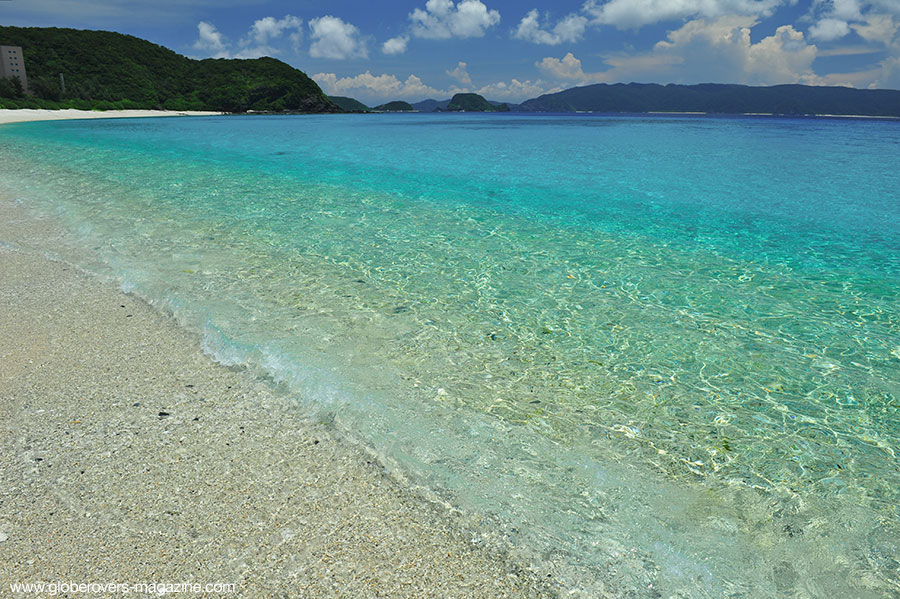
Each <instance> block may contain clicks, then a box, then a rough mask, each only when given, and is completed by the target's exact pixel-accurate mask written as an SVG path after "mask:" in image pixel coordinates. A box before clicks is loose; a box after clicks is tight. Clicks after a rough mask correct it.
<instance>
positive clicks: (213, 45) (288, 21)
mask: <svg viewBox="0 0 900 599" xmlns="http://www.w3.org/2000/svg"><path fill="white" fill-rule="evenodd" d="M302 27H303V21H302V20H300V19H298V18H297V17H295V16H293V15H285V16H284V17H282V18H281V19H276V18H275V17H263V18H262V19H257V20H256V21H255V22H254V23H253V25H252V26H251V27H250V30H249V31H248V32H247V34H246V35H245V36H244V37H242V38H241V40H240V42H239V43H238V44H237V49H234V47H233V46H232V44H230V43H229V42H228V40H227V38H225V36H224V35H222V33H221V32H220V31H219V30H218V29H216V27H215V25H213V24H212V23H207V22H206V21H201V22H200V23H198V24H197V31H198V33H199V37H198V38H197V41H196V42H195V43H194V49H195V50H198V51H200V52H201V53H202V54H203V55H204V56H211V57H213V58H259V57H261V56H275V55H277V54H281V52H282V49H283V46H284V44H283V43H282V39H283V38H284V34H285V33H287V32H289V31H290V32H291V33H290V34H288V36H287V38H288V40H289V41H290V44H291V49H292V50H293V51H294V52H295V53H299V52H300V42H301V41H302V39H303V32H302V29H301V28H302ZM278 46H282V48H279V47H278Z"/></svg>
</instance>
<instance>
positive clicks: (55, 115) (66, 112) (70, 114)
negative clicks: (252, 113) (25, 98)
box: [0, 108, 224, 125]
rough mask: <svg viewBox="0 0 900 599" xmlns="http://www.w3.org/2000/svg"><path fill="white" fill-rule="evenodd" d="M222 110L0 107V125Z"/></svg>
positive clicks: (189, 113)
mask: <svg viewBox="0 0 900 599" xmlns="http://www.w3.org/2000/svg"><path fill="white" fill-rule="evenodd" d="M222 114H224V113H222V112H212V111H181V110H76V109H74V108H64V109H61V110H48V109H45V108H19V109H16V110H12V109H0V125H7V124H10V123H28V122H32V121H68V120H76V119H125V118H144V117H177V116H220V115H222Z"/></svg>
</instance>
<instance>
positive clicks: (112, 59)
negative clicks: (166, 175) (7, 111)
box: [0, 27, 340, 112]
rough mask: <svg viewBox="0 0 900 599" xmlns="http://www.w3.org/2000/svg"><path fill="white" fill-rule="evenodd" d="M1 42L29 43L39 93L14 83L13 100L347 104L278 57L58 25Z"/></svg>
mask: <svg viewBox="0 0 900 599" xmlns="http://www.w3.org/2000/svg"><path fill="white" fill-rule="evenodd" d="M0 44H3V45H12V46H21V47H22V53H23V54H24V57H25V69H26V71H27V73H28V83H29V88H30V91H31V92H32V94H33V97H29V96H24V97H20V98H9V97H8V96H10V95H12V93H11V86H3V87H0V93H2V90H6V94H7V98H5V99H0V105H4V106H8V107H18V106H23V107H24V106H34V107H44V106H46V107H51V108H52V107H55V106H60V107H72V108H165V109H169V110H221V111H225V112H244V111H247V110H259V111H285V110H289V111H303V112H339V111H340V109H339V108H338V107H337V106H336V105H335V104H334V103H333V102H331V100H329V99H328V98H327V97H326V96H325V94H324V93H322V90H321V89H319V86H318V85H316V83H315V82H314V81H313V80H312V79H310V78H309V77H307V76H306V74H304V73H303V72H302V71H299V70H297V69H295V68H293V67H291V66H290V65H288V64H285V63H283V62H281V61H280V60H276V59H274V58H257V59H253V60H237V59H206V60H192V59H190V58H186V57H184V56H181V55H180V54H177V53H175V52H173V51H172V50H169V49H168V48H164V47H162V46H158V45H156V44H153V43H150V42H148V41H145V40H142V39H140V38H136V37H133V36H130V35H123V34H121V33H113V32H109V31H82V30H77V29H58V28H38V27H27V28H22V27H0ZM60 73H62V74H63V77H64V80H65V90H63V88H62V83H61V81H60V76H59V75H60Z"/></svg>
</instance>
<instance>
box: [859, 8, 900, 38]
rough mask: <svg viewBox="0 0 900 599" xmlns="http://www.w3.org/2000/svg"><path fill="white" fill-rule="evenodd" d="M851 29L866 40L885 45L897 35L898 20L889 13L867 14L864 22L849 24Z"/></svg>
mask: <svg viewBox="0 0 900 599" xmlns="http://www.w3.org/2000/svg"><path fill="white" fill-rule="evenodd" d="M851 27H852V28H853V31H855V32H856V33H857V35H859V36H860V37H861V38H863V39H864V40H866V41H867V42H879V43H882V44H885V45H888V44H890V43H891V41H892V40H893V39H894V38H895V37H896V36H897V30H898V28H900V21H896V20H894V17H893V16H891V15H884V14H874V15H867V16H866V22H865V23H855V24H853V25H851Z"/></svg>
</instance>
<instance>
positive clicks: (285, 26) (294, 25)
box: [245, 15, 303, 46]
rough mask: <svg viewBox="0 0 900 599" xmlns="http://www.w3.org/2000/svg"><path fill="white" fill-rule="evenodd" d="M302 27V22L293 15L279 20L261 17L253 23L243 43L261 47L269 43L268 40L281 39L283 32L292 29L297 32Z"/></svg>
mask: <svg viewBox="0 0 900 599" xmlns="http://www.w3.org/2000/svg"><path fill="white" fill-rule="evenodd" d="M302 26H303V21H302V20H301V19H298V18H297V17H295V16H293V15H285V16H284V17H283V18H281V19H276V18H275V17H263V18H262V19H259V20H257V21H256V22H255V23H253V26H252V27H250V32H249V33H248V34H247V38H246V39H245V43H247V44H249V43H251V42H252V43H256V44H257V45H259V46H263V45H265V44H268V43H269V40H272V39H275V38H278V37H281V34H282V33H283V32H284V31H285V30H290V29H294V30H295V31H299V30H300V28H301V27H302Z"/></svg>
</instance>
